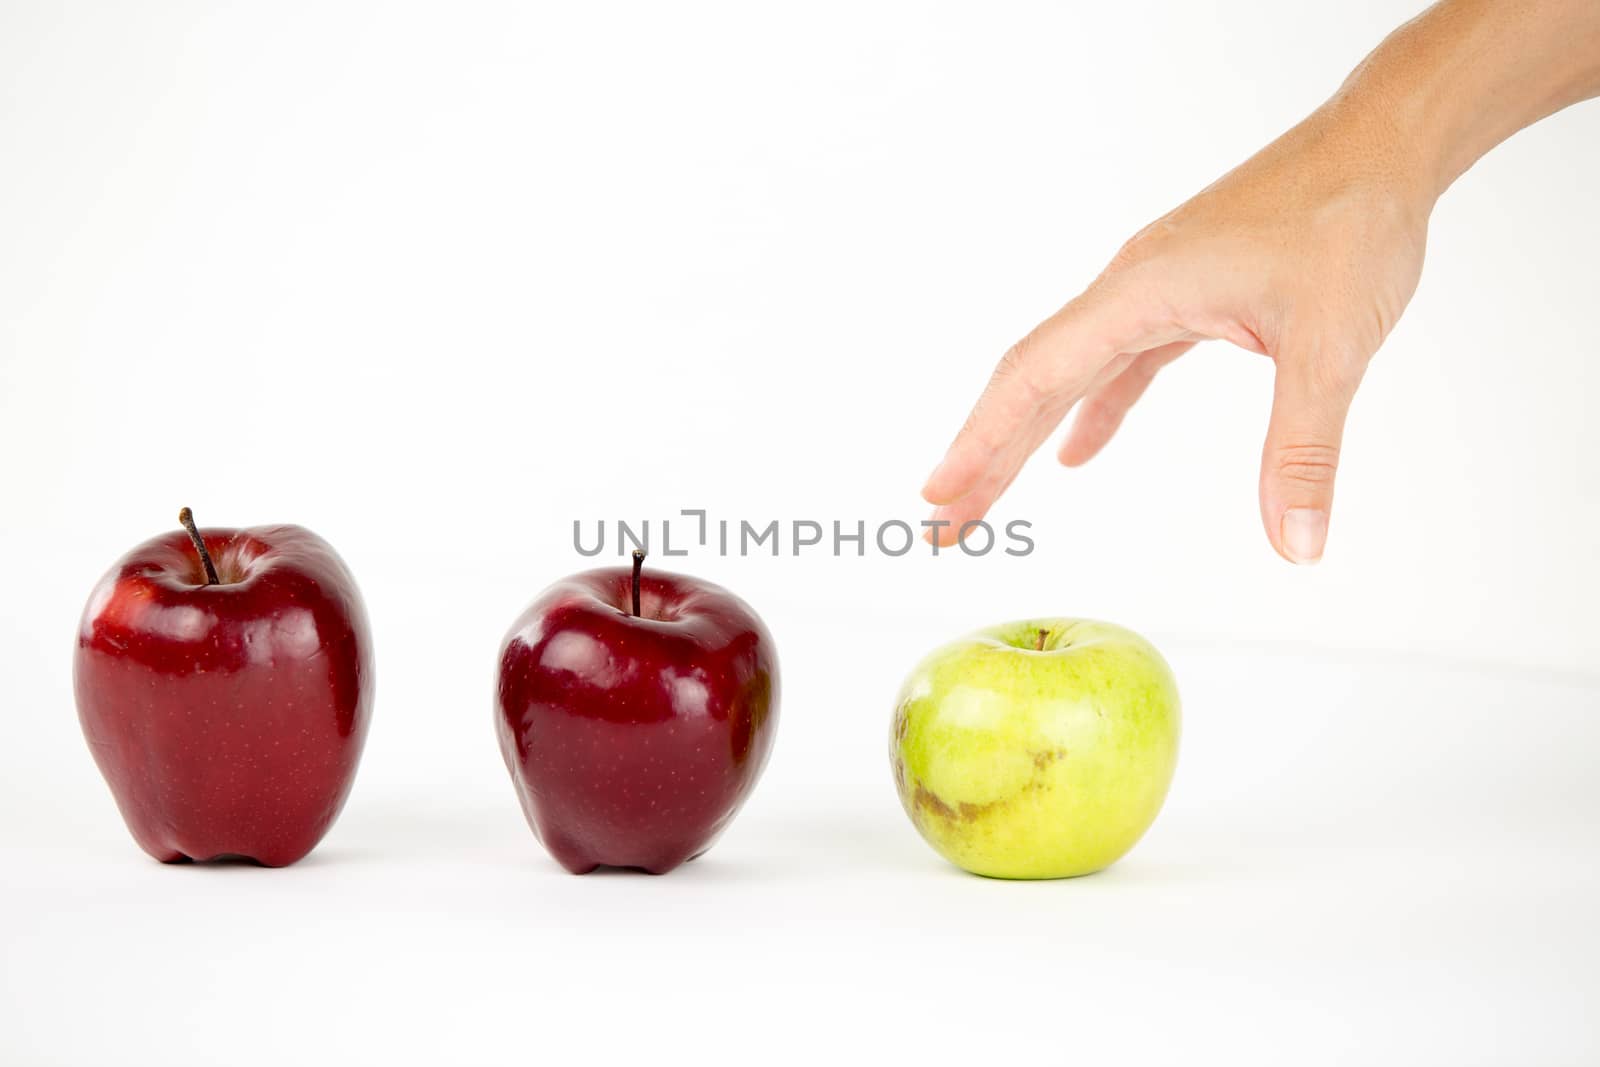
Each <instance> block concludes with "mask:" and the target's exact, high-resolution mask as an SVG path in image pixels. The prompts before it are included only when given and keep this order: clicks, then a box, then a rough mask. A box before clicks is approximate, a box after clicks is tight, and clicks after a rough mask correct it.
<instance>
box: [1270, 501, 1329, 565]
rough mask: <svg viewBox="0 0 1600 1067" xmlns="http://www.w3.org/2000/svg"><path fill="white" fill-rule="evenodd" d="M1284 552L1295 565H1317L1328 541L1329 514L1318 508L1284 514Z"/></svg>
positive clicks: (1301, 509) (1289, 511)
mask: <svg viewBox="0 0 1600 1067" xmlns="http://www.w3.org/2000/svg"><path fill="white" fill-rule="evenodd" d="M1281 529H1282V533H1283V550H1284V552H1286V553H1288V556H1289V558H1290V559H1291V560H1293V561H1294V562H1295V563H1315V562H1316V561H1317V560H1319V559H1321V558H1322V546H1323V543H1324V542H1325V541H1327V540H1328V513H1327V512H1326V511H1321V510H1319V509H1317V508H1290V509H1289V510H1288V511H1285V512H1284V513H1283V526H1282V528H1281Z"/></svg>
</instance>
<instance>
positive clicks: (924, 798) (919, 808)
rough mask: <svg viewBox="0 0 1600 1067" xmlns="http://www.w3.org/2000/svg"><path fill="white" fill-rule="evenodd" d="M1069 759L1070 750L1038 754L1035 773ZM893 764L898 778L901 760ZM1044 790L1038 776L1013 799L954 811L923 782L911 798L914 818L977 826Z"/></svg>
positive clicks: (964, 804)
mask: <svg viewBox="0 0 1600 1067" xmlns="http://www.w3.org/2000/svg"><path fill="white" fill-rule="evenodd" d="M1066 755H1067V750H1066V749H1064V748H1052V749H1046V750H1044V751H1041V752H1035V753H1034V754H1033V768H1034V770H1035V771H1040V772H1042V771H1044V769H1045V768H1047V767H1049V766H1050V765H1051V764H1052V763H1054V762H1056V761H1057V760H1060V759H1065V758H1066ZM894 762H895V774H896V776H897V777H898V776H899V775H900V774H901V773H902V769H903V768H902V765H901V763H900V760H899V759H896V760H895V761H894ZM1042 788H1044V782H1042V781H1041V780H1040V778H1039V776H1038V775H1037V774H1036V775H1034V776H1033V777H1032V778H1029V779H1028V781H1027V782H1026V784H1024V785H1023V787H1022V788H1021V789H1019V790H1017V792H1016V794H1015V795H1013V796H1010V797H1006V798H1004V799H1002V800H991V801H989V802H988V803H986V804H973V803H970V802H968V801H962V802H961V803H960V804H958V805H956V806H955V807H951V806H950V805H949V804H948V803H946V802H945V800H944V799H943V798H942V797H940V796H939V794H937V793H935V792H933V791H932V790H930V789H929V788H928V787H927V786H925V785H923V784H922V783H921V782H918V783H917V788H916V790H915V791H914V792H913V793H912V794H911V807H912V815H913V817H915V816H917V815H919V814H922V813H924V812H926V813H927V814H929V815H936V816H938V817H939V818H941V819H944V820H946V821H947V822H954V821H960V822H975V821H977V820H978V819H981V818H983V817H984V816H985V815H987V814H989V812H991V811H993V810H994V809H995V808H998V807H1003V806H1004V805H1006V804H1009V803H1011V801H1013V800H1015V799H1016V798H1017V797H1018V796H1021V795H1023V794H1025V793H1031V792H1033V791H1034V790H1036V789H1042Z"/></svg>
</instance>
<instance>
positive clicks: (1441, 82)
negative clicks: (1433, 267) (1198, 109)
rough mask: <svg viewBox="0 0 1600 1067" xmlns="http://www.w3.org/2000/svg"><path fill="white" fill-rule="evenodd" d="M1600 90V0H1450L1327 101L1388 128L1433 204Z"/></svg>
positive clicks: (1399, 158) (1394, 152) (1402, 176)
mask: <svg viewBox="0 0 1600 1067" xmlns="http://www.w3.org/2000/svg"><path fill="white" fill-rule="evenodd" d="M1597 93H1600V4H1597V3H1595V2H1594V0H1535V2H1532V3H1526V4H1505V3H1500V2H1497V0H1444V2H1442V3H1439V4H1436V5H1435V6H1434V7H1432V8H1429V9H1428V10H1427V11H1425V12H1424V13H1423V14H1422V15H1420V16H1418V17H1417V18H1416V19H1413V20H1412V21H1411V22H1409V23H1407V24H1406V25H1404V26H1402V27H1400V28H1399V29H1398V30H1396V31H1395V32H1394V33H1393V34H1391V35H1390V36H1389V37H1388V38H1387V39H1386V40H1385V41H1384V42H1383V43H1382V44H1381V45H1379V46H1378V48H1377V49H1376V50H1375V51H1374V52H1373V53H1372V54H1371V55H1370V56H1368V57H1367V58H1366V60H1364V61H1363V62H1362V63H1361V65H1360V66H1359V67H1357V68H1356V69H1355V71H1354V72H1352V73H1351V75H1350V77H1349V78H1348V79H1347V80H1346V82H1345V84H1344V85H1343V86H1342V87H1341V88H1340V90H1339V92H1338V93H1337V94H1336V95H1335V97H1334V98H1333V100H1330V101H1329V103H1328V105H1326V106H1327V107H1329V108H1332V109H1335V110H1341V111H1343V112H1346V113H1349V114H1354V115H1359V116H1362V117H1363V118H1362V121H1363V122H1364V123H1365V124H1366V126H1367V127H1368V128H1369V129H1371V130H1377V131H1381V134H1382V135H1383V136H1386V137H1387V139H1388V144H1389V150H1390V157H1391V159H1392V161H1393V163H1394V165H1395V166H1396V168H1397V175H1396V176H1397V179H1398V180H1400V181H1401V182H1402V183H1403V184H1405V185H1406V186H1408V187H1410V188H1412V189H1413V190H1414V195H1415V196H1417V197H1418V198H1419V199H1421V200H1425V201H1426V202H1427V204H1428V207H1429V208H1430V209H1431V207H1432V203H1433V202H1434V201H1435V200H1437V199H1438V197H1439V196H1440V195H1441V194H1443V193H1444V191H1445V190H1446V189H1447V188H1449V187H1450V185H1451V184H1452V183H1453V182H1454V181H1455V180H1456V179H1457V178H1459V177H1460V176H1461V175H1462V174H1463V173H1465V172H1466V170H1467V169H1468V168H1470V167H1471V166H1472V165H1473V164H1474V163H1476V162H1477V161H1478V159H1479V158H1480V157H1482V156H1483V155H1484V154H1485V153H1486V152H1488V151H1489V150H1490V149H1492V148H1494V147H1495V146H1496V145H1498V144H1499V143H1500V142H1502V141H1504V140H1505V139H1506V138H1508V137H1510V136H1511V135H1512V134H1514V133H1516V132H1517V131H1518V130H1520V129H1522V128H1523V127H1525V126H1528V125H1531V124H1532V123H1534V122H1537V121H1538V120H1539V119H1541V118H1544V117H1545V116H1546V115H1549V114H1551V113H1553V112H1555V111H1558V110H1560V109H1561V108H1563V107H1566V106H1568V105H1569V104H1572V103H1576V102H1577V101H1579V100H1583V99H1586V98H1588V97H1590V96H1594V95H1596V94H1597Z"/></svg>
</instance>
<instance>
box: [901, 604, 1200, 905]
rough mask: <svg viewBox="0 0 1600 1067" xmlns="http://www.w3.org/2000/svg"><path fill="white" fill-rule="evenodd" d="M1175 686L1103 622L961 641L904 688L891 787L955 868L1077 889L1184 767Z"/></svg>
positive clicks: (1127, 843) (1147, 815)
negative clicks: (1074, 884)
mask: <svg viewBox="0 0 1600 1067" xmlns="http://www.w3.org/2000/svg"><path fill="white" fill-rule="evenodd" d="M1179 719H1180V713H1179V705H1178V686H1177V683H1176V682H1175V681H1174V680H1173V677H1172V670H1171V668H1169V667H1168V666H1167V663H1166V660H1164V659H1162V658H1161V653H1159V652H1157V651H1156V650H1155V647H1154V646H1152V645H1151V644H1150V642H1148V641H1146V640H1145V639H1144V638H1142V637H1140V636H1139V635H1138V634H1136V633H1133V632H1132V631H1130V630H1125V629H1123V628H1122V627H1120V626H1114V625H1112V624H1110V623H1105V622H1091V621H1086V620H1078V619H1032V620H1026V621H1023V622H1015V623H1008V624H1006V625H1002V626H995V627H991V628H989V629H987V630H980V631H979V632H977V633H975V634H973V635H971V636H970V637H967V638H964V639H962V640H960V641H955V642H952V643H951V644H948V645H946V646H944V647H943V648H941V649H939V650H937V651H935V652H934V653H932V654H931V655H929V656H928V657H927V658H926V659H924V660H923V661H922V663H920V664H919V665H918V666H917V668H916V669H915V670H914V671H912V672H911V676H910V677H909V678H907V679H906V682H905V685H904V686H903V687H902V689H901V691H900V699H899V703H898V705H897V707H896V709H895V715H894V729H893V732H892V735H891V737H890V742H889V748H890V757H891V759H892V761H893V765H894V778H895V787H896V788H897V789H898V790H899V792H900V802H901V803H902V804H903V805H905V809H906V814H908V815H910V816H911V821H912V822H913V823H914V824H916V827H917V830H918V831H919V832H920V833H921V834H922V836H923V837H924V838H925V839H926V840H927V842H928V843H929V844H930V845H932V846H933V847H934V849H935V850H936V851H937V852H938V853H939V854H940V855H941V856H943V857H944V858H945V859H947V860H949V861H950V862H951V863H954V864H956V865H957V866H958V867H963V868H965V869H966V870H969V871H972V872H973V873H975V874H982V875H987V876H989V877H992V878H1072V877H1075V876H1077V875H1080V874H1090V873H1092V872H1094V871H1098V870H1100V869H1102V868H1104V867H1106V866H1108V865H1110V864H1112V863H1114V862H1116V861H1117V860H1118V859H1119V858H1121V857H1122V856H1123V855H1124V854H1125V853H1126V852H1127V851H1128V850H1129V849H1130V848H1132V847H1133V846H1134V843H1135V842H1137V841H1138V840H1139V838H1140V837H1141V836H1142V835H1143V834H1144V832H1145V831H1146V830H1147V829H1149V828H1150V824H1151V823H1152V822H1154V821H1155V817H1156V813H1157V812H1159V811H1160V810H1161V802H1162V801H1163V800H1165V799H1166V795H1167V787H1168V786H1169V785H1170V784H1171V783H1172V772H1173V770H1174V769H1175V768H1176V766H1177V762H1178V734H1179V732H1180V731H1179V726H1180V724H1179Z"/></svg>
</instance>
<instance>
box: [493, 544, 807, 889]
mask: <svg viewBox="0 0 1600 1067" xmlns="http://www.w3.org/2000/svg"><path fill="white" fill-rule="evenodd" d="M640 592H641V596H640V601H641V604H640V607H641V612H640V616H639V617H635V616H633V614H632V605H631V601H632V574H631V572H630V571H628V570H626V569H623V568H608V569H603V570H596V571H589V572H586V573H584V574H579V575H575V576H573V577H571V578H568V579H566V580H564V581H561V582H557V583H556V584H555V585H553V586H551V587H550V588H549V589H547V590H545V591H544V592H543V593H542V594H541V595H540V596H539V598H538V599H537V600H535V601H534V602H533V604H532V606H531V607H529V608H528V610H527V611H525V612H524V613H523V614H522V617H521V618H519V619H518V620H517V622H516V625H514V626H513V627H512V628H511V631H510V633H508V634H507V635H506V639H505V642H504V643H503V644H502V645H501V648H500V686H499V699H498V704H497V714H496V716H495V719H496V726H497V730H498V733H499V736H500V751H501V754H502V755H504V756H505V760H506V767H507V768H508V769H509V770H510V772H511V778H512V781H513V783H514V784H515V786H516V790H517V796H518V798H519V799H520V800H521V801H522V810H523V813H524V814H525V815H526V816H527V817H528V824H529V825H530V826H531V827H533V832H534V834H535V835H536V836H537V837H538V838H539V840H540V841H541V842H543V844H544V846H545V848H546V849H548V850H549V852H550V854H551V855H552V856H554V857H555V859H556V861H557V862H559V863H560V864H561V865H562V866H563V867H565V868H566V869H567V870H569V871H571V872H572V873H574V874H585V873H587V872H589V871H591V870H593V869H595V868H596V867H597V866H607V867H635V868H639V869H641V870H645V871H649V872H650V873H652V874H664V873H666V872H667V871H670V870H672V869H673V868H674V867H676V866H678V865H679V864H680V863H683V862H684V861H686V860H690V859H693V858H694V857H696V856H698V855H700V854H701V853H702V852H704V851H705V850H706V849H708V848H709V847H711V844H712V842H713V841H715V840H716V838H717V836H718V835H719V834H720V833H721V832H722V830H723V829H724V828H725V827H726V826H727V825H728V823H729V822H730V821H731V820H732V819H733V816H734V814H735V813H736V812H737V811H738V810H739V807H740V805H741V804H742V803H743V802H744V799H745V797H746V796H747V795H748V794H749V792H750V790H751V788H752V787H753V786H754V785H755V782H756V779H757V778H758V777H759V776H760V774H761V769H762V768H763V767H764V766H765V765H766V762H767V756H768V754H769V753H770V752H771V750H772V739H773V734H774V732H775V730H776V728H777V719H778V660H777V654H776V652H775V650H774V648H773V643H772V636H771V635H770V634H769V633H767V628H766V627H765V626H763V625H762V623H761V620H760V618H758V617H757V616H756V614H755V612H754V611H752V610H751V609H750V607H749V606H748V605H747V604H745V603H744V601H742V600H740V599H739V598H738V597H736V596H734V595H733V594H732V593H729V592H728V591H727V590H725V589H722V588H720V587H718V586H715V585H712V584H711V583H709V582H702V581H699V580H697V579H694V578H687V577H683V576H680V575H673V574H665V573H661V572H652V571H649V570H647V571H645V573H644V576H643V579H642V581H641V584H640Z"/></svg>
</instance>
